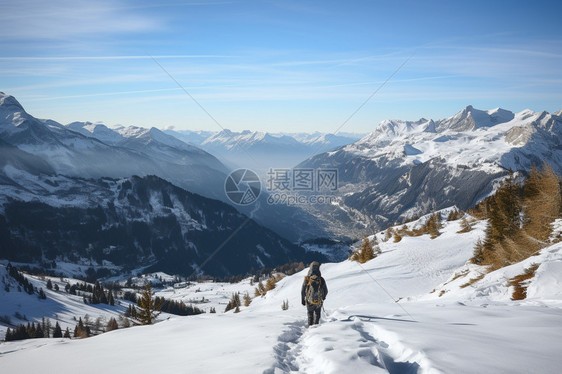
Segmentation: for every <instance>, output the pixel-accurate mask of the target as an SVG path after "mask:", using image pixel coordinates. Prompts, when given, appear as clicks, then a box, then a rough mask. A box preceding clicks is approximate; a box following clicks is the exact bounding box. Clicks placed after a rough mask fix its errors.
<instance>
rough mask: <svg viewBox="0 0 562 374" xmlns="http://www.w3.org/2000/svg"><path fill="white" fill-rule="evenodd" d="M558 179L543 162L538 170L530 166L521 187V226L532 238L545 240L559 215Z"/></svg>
mask: <svg viewBox="0 0 562 374" xmlns="http://www.w3.org/2000/svg"><path fill="white" fill-rule="evenodd" d="M561 205H562V204H561V198H560V181H559V179H558V177H557V176H556V174H554V172H553V171H552V168H551V167H550V166H549V165H547V164H545V165H544V166H543V170H542V171H541V172H539V171H538V170H537V169H536V168H535V167H533V168H532V170H531V172H530V175H529V178H528V179H527V180H526V181H525V185H524V188H523V206H524V212H525V220H524V222H523V228H524V230H525V232H526V233H527V234H529V235H531V236H532V237H533V238H535V239H538V240H540V241H542V242H545V241H547V240H548V239H549V237H550V235H551V233H552V226H551V223H552V222H554V220H555V219H556V218H557V217H558V216H559V215H560V208H561Z"/></svg>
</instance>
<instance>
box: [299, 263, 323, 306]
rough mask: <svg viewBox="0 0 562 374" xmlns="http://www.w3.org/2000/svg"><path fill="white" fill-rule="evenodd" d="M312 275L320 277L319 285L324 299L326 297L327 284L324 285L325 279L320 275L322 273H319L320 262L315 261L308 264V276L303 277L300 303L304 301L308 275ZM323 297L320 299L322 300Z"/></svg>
mask: <svg viewBox="0 0 562 374" xmlns="http://www.w3.org/2000/svg"><path fill="white" fill-rule="evenodd" d="M312 275H317V276H318V277H320V287H322V291H323V295H324V299H326V295H327V294H328V286H326V281H325V280H324V278H323V277H322V273H320V264H318V263H317V262H313V263H312V265H310V269H309V270H308V276H306V277H304V281H303V283H302V287H301V300H302V304H303V305H305V303H306V287H307V286H308V277H310V276H312ZM324 299H323V300H322V301H324Z"/></svg>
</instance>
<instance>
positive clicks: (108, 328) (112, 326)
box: [105, 317, 119, 332]
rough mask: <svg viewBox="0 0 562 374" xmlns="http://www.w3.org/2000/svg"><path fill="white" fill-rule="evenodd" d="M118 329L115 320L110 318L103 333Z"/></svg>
mask: <svg viewBox="0 0 562 374" xmlns="http://www.w3.org/2000/svg"><path fill="white" fill-rule="evenodd" d="M118 328H119V325H118V324H117V320H116V319H115V318H113V317H111V318H110V319H109V322H107V326H106V328H105V331H106V332H109V331H113V330H117V329H118Z"/></svg>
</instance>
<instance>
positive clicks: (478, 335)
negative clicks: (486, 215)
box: [0, 221, 562, 373]
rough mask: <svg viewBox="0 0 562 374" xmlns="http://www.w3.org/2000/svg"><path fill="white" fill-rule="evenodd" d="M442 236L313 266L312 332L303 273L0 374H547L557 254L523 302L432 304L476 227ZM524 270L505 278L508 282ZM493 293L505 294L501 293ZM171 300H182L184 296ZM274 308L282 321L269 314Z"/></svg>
mask: <svg viewBox="0 0 562 374" xmlns="http://www.w3.org/2000/svg"><path fill="white" fill-rule="evenodd" d="M413 224H415V223H413ZM418 224H419V223H418ZM444 225H445V226H444V228H443V229H442V235H440V236H439V237H437V238H436V239H433V240H431V239H430V238H429V237H428V236H427V235H425V236H421V237H415V238H411V237H410V238H409V237H404V238H403V239H402V241H400V242H398V243H394V242H393V240H392V239H390V240H389V241H387V242H381V240H382V239H383V237H384V233H378V234H377V238H378V240H379V242H380V244H379V245H380V248H381V250H382V254H381V255H379V257H377V258H376V259H374V260H372V261H369V262H368V263H366V264H363V265H360V264H358V263H354V262H348V261H345V262H342V263H338V264H324V265H323V266H322V267H321V270H322V272H323V276H324V277H325V279H326V282H327V284H328V288H329V294H328V298H327V300H326V303H325V312H326V313H323V317H322V323H321V324H320V325H319V326H316V327H312V328H306V327H305V322H304V321H305V310H304V307H302V306H301V305H300V295H299V291H300V286H301V283H302V279H303V275H304V274H305V272H306V270H305V271H303V272H301V273H299V274H296V275H293V276H290V277H286V278H285V279H283V280H281V281H280V282H279V283H278V284H277V288H276V289H275V290H273V291H270V292H269V293H268V294H267V295H266V296H265V297H263V298H257V299H254V301H253V302H252V304H251V305H250V306H249V307H247V308H245V307H243V308H242V311H241V313H238V314H233V313H232V312H229V313H226V314H221V313H218V314H216V315H211V314H205V315H200V316H193V317H175V318H171V319H169V320H167V321H165V322H161V323H158V324H155V325H153V326H148V327H139V328H131V329H127V330H118V331H114V332H111V333H107V334H103V335H101V336H98V337H95V338H90V339H86V340H80V341H76V340H73V341H70V342H68V341H60V340H59V341H57V340H54V339H51V340H48V341H46V340H41V341H25V342H12V343H3V344H2V345H0V353H1V355H0V365H1V366H2V368H3V369H4V370H6V371H7V372H15V371H16V370H18V372H23V373H25V372H33V371H36V370H37V369H38V368H40V367H41V366H40V365H42V364H41V363H43V362H46V360H49V359H50V360H56V361H57V362H58V363H59V364H58V366H57V372H58V373H74V372H75V368H76V363H77V361H76V360H78V357H81V356H82V355H83V354H85V352H95V354H96V360H92V361H90V362H88V364H87V365H82V366H81V372H85V373H98V372H101V371H103V372H106V373H121V372H123V371H127V372H133V371H134V372H140V373H149V372H154V371H159V372H167V373H182V372H197V373H216V372H225V371H229V372H236V373H256V372H263V373H288V372H295V373H296V372H298V373H344V372H345V373H348V372H353V373H386V372H390V373H499V372H502V373H531V372H533V373H534V372H540V373H557V372H559V365H560V361H559V347H560V344H561V343H562V331H561V330H560V329H559V328H558V327H559V326H560V323H561V322H562V308H561V306H562V304H561V302H562V296H561V292H560V284H561V282H562V275H561V274H560V272H559V264H560V261H561V259H562V245H561V244H554V245H553V246H551V247H548V248H545V249H544V250H543V251H542V252H541V254H540V256H537V257H535V258H534V259H533V261H535V262H538V263H540V266H539V269H538V270H537V275H536V277H535V278H533V279H532V280H531V281H530V285H529V297H528V299H526V300H523V301H511V300H509V299H508V298H500V299H498V298H497V297H496V296H493V295H492V294H486V293H479V292H467V293H465V291H459V289H456V290H453V289H452V288H451V290H450V291H449V293H447V294H446V296H443V297H439V296H438V295H437V294H436V292H433V293H431V291H432V290H433V289H436V288H437V287H440V285H442V284H444V283H446V282H447V281H448V280H450V278H451V277H452V276H453V274H455V273H456V272H458V271H461V270H462V269H463V268H464V266H465V264H466V261H467V260H468V259H469V258H470V256H471V255H472V248H473V245H474V243H475V241H476V240H477V238H478V237H480V236H482V235H483V228H484V223H483V222H479V223H476V224H475V226H474V230H473V231H471V232H469V233H465V234H457V233H456V231H458V230H459V228H460V223H459V221H455V222H445V223H444ZM527 265H528V264H526V263H521V264H516V265H513V266H514V267H513V269H511V270H505V271H507V272H509V273H513V274H515V273H518V272H519V271H523V269H524V268H525V266H527ZM517 267H518V268H517ZM506 274H507V273H506ZM489 276H490V277H491V278H490V280H489V281H488V280H486V279H485V278H484V279H483V280H482V281H481V282H485V283H487V284H490V285H492V283H493V280H492V278H493V277H494V274H493V273H490V274H489ZM246 286H247V285H246ZM246 286H243V285H241V286H239V287H246ZM451 287H452V286H451ZM478 287H480V286H476V285H475V286H474V287H473V286H470V288H472V289H473V291H474V290H477V288H478ZM495 287H496V289H498V290H500V289H503V291H501V292H505V291H507V292H509V290H508V289H507V287H506V286H505V285H502V284H501V283H498V284H497V285H496V286H495ZM464 289H465V290H466V289H467V287H465V288H464ZM168 292H173V291H168ZM175 292H176V293H177V294H178V297H181V296H179V295H180V294H181V293H182V292H185V297H190V296H189V295H190V294H192V293H189V292H193V291H189V292H187V291H186V289H177V290H175ZM399 298H400V301H399V302H395V300H397V299H399ZM284 300H288V302H289V306H290V307H289V310H287V311H282V310H281V303H282V302H283V301H284ZM217 311H219V310H217ZM23 363H26V364H27V365H26V366H23ZM22 368H24V369H22ZM22 370H23V371H22Z"/></svg>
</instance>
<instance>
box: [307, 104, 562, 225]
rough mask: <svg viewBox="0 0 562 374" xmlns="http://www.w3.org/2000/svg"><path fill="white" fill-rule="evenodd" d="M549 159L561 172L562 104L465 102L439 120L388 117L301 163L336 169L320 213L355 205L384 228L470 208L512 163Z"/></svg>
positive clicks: (517, 167) (516, 166) (520, 166)
mask: <svg viewBox="0 0 562 374" xmlns="http://www.w3.org/2000/svg"><path fill="white" fill-rule="evenodd" d="M544 162H547V163H549V164H551V165H552V167H553V168H554V170H555V171H556V172H557V173H559V174H562V117H561V111H559V112H556V113H553V114H549V113H547V112H538V113H537V112H533V111H531V110H524V111H522V112H520V113H512V112H510V111H508V110H504V109H499V108H497V109H493V110H487V111H484V110H478V109H475V108H473V107H472V106H467V107H466V108H465V109H463V110H462V111H460V112H459V113H457V114H455V115H454V116H452V117H449V118H445V119H442V120H436V121H434V120H431V119H430V120H427V119H424V118H422V119H420V120H418V121H403V120H386V121H383V122H381V123H380V124H379V125H378V126H377V128H376V129H375V130H374V131H373V132H371V133H370V134H368V135H366V136H365V137H363V138H362V139H360V140H359V141H357V142H355V143H353V144H349V145H347V146H344V147H341V148H339V149H337V150H335V151H332V152H327V153H323V154H320V155H316V156H314V157H312V158H311V159H309V160H307V161H305V162H303V163H301V164H300V165H299V167H308V168H326V167H333V168H337V169H338V171H339V175H338V176H339V182H340V189H339V191H340V193H339V197H340V201H339V204H333V205H331V206H328V207H327V206H321V207H319V208H324V211H321V212H319V211H316V212H314V214H315V215H316V216H318V217H323V216H324V217H330V218H329V220H332V218H331V217H334V216H337V215H338V212H339V211H342V210H343V211H345V212H355V213H356V214H357V215H358V217H360V218H362V219H363V223H364V225H371V226H374V227H378V228H384V227H386V226H388V225H390V224H392V223H394V222H400V221H402V220H404V219H408V218H410V217H414V216H419V215H422V214H425V213H428V212H430V211H432V210H438V209H442V208H445V207H449V206H452V205H457V206H458V207H459V208H461V209H466V208H469V207H471V206H473V205H474V204H475V203H477V202H478V201H480V200H481V199H482V198H484V197H485V196H487V195H488V194H490V193H491V192H492V190H493V188H494V186H495V183H496V182H497V181H498V180H499V179H501V178H502V177H504V176H505V175H507V174H508V173H509V172H510V171H520V172H523V173H526V172H528V171H529V170H530V168H531V167H532V166H533V165H536V166H537V167H541V166H542V164H543V163H544ZM312 208H316V207H312ZM325 208H328V209H325ZM330 224H331V225H334V224H336V225H337V224H338V223H336V222H335V221H333V220H332V222H326V225H330ZM339 224H340V225H341V223H339ZM344 228H345V224H344V226H343V227H340V228H339V230H343V229H344ZM337 230H338V228H332V229H331V231H337ZM348 230H349V227H348Z"/></svg>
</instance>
